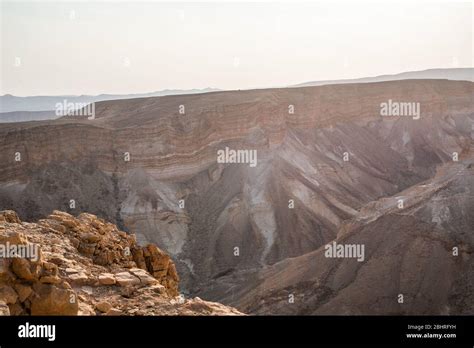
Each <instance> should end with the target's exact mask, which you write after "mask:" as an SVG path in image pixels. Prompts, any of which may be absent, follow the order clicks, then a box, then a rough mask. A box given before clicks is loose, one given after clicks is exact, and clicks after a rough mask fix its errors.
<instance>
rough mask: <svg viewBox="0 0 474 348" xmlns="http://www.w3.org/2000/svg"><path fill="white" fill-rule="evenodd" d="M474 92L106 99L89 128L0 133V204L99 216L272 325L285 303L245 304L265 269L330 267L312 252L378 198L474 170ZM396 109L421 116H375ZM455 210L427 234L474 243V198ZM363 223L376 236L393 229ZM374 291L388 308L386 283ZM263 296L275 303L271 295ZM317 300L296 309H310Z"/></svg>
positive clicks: (396, 84)
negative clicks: (246, 158) (251, 161)
mask: <svg viewBox="0 0 474 348" xmlns="http://www.w3.org/2000/svg"><path fill="white" fill-rule="evenodd" d="M473 92H474V83H472V82H465V81H447V80H405V81H392V82H381V83H366V84H347V85H331V86H319V87H305V88H288V89H266V90H249V91H227V92H215V93H206V94H197V95H183V96H167V97H160V98H139V99H131V100H116V101H104V102H100V103H97V105H96V107H95V111H96V115H95V119H93V120H88V119H87V117H78V116H70V117H65V118H62V119H59V120H55V121H48V122H27V123H18V124H4V125H0V148H1V151H0V182H1V185H0V208H2V209H14V210H15V211H17V212H18V214H19V215H20V217H21V218H22V219H23V220H27V221H31V220H36V219H38V218H43V217H46V216H47V215H49V214H50V213H51V212H52V211H53V210H63V211H67V212H69V213H72V214H74V215H77V214H79V213H81V212H90V213H93V214H96V215H97V216H99V217H101V218H104V219H107V220H108V221H112V222H114V223H116V224H117V225H118V226H119V227H120V228H121V229H123V230H125V231H127V232H132V233H135V234H136V235H137V243H138V244H139V245H146V244H147V243H154V244H156V245H158V246H159V247H160V248H161V249H162V250H165V251H166V252H167V253H169V254H170V255H171V256H172V257H173V259H174V260H175V262H176V267H177V269H178V273H179V274H180V277H181V289H182V291H183V292H185V293H186V294H190V295H193V296H201V297H203V298H206V299H212V300H218V301H224V303H232V304H233V305H235V306H237V307H238V308H241V309H245V310H249V311H256V312H264V313H276V314H278V313H280V311H281V309H280V307H279V306H278V305H275V306H273V305H270V304H268V307H267V308H265V309H264V308H263V307H265V306H264V305H262V306H260V305H258V304H255V303H253V302H252V301H250V300H249V299H248V298H247V292H248V291H247V290H245V288H242V287H241V286H242V284H244V283H245V284H248V285H249V286H250V287H252V286H256V287H257V286H258V285H259V284H260V282H261V281H262V279H261V277H266V275H267V274H269V273H266V270H269V269H271V270H274V269H276V268H273V267H282V266H281V265H282V264H287V263H293V261H294V262H296V263H295V265H296V264H298V261H297V260H302V259H304V260H306V262H307V263H311V264H312V262H316V263H317V264H320V262H322V261H320V260H319V261H318V260H317V259H314V260H313V259H312V257H313V256H314V255H316V254H315V253H317V252H318V250H319V252H321V250H323V248H324V246H325V245H326V244H327V243H331V242H333V241H336V240H338V238H339V236H340V235H341V233H342V232H341V231H346V230H347V229H349V226H352V225H351V223H350V221H357V219H359V218H361V216H363V214H364V212H365V211H367V209H369V210H370V207H372V206H374V207H380V204H379V203H377V202H383V199H384V198H386V199H390V198H393V199H395V198H396V197H397V195H399V194H401V192H403V191H404V190H407V189H410V188H411V187H416V185H419V184H421V183H423V182H426V181H427V180H430V179H432V178H434V177H435V176H436V173H437V170H438V168H439V167H441V166H443V165H450V164H453V163H454V161H455V158H456V160H457V161H459V162H462V163H466V162H465V161H469V160H470V159H471V158H472V154H473V137H474V103H473ZM388 101H398V102H410V103H412V102H413V103H419V106H420V117H419V118H416V119H415V117H381V104H382V103H387V102H388ZM226 147H228V148H230V149H241V150H249V151H256V152H257V158H258V161H257V165H256V166H255V167H252V166H250V165H248V164H245V163H240V164H236V163H218V161H217V153H218V151H219V150H222V149H225V148H226ZM18 156H20V158H19V157H18ZM464 173H465V174H466V175H470V173H471V172H470V171H465V172H464ZM468 184H469V185H468V186H467V190H468V191H467V193H466V194H467V195H469V192H472V191H470V190H472V186H470V185H472V184H471V183H470V182H469V183H468ZM453 195H454V196H455V194H454V193H453ZM456 197H457V196H456ZM444 202H445V204H449V201H444ZM408 203H409V202H405V204H408ZM463 204H464V203H463ZM456 207H457V208H455V209H457V212H454V211H453V212H452V213H450V214H451V215H447V213H446V214H445V213H440V212H443V211H445V210H446V209H447V208H446V207H437V208H435V209H433V210H427V212H426V214H428V215H429V214H431V215H430V216H431V218H428V217H426V219H427V221H428V220H429V221H430V222H427V224H428V225H427V226H426V228H427V229H428V230H432V229H434V228H435V227H436V226H438V225H439V224H442V223H449V224H450V225H451V226H452V227H451V228H452V230H451V232H450V233H451V235H452V236H457V235H465V234H468V233H470V232H472V228H471V227H469V226H468V225H466V224H465V223H462V224H460V223H458V221H460V218H459V216H458V215H457V214H461V215H460V216H462V217H463V216H465V215H466V211H470V210H473V209H472V205H471V203H470V201H466V202H465V205H462V206H456ZM377 209H378V208H377ZM453 209H454V208H453ZM387 214H388V213H387ZM395 217H397V218H398V217H399V216H398V215H396V216H395ZM448 217H451V219H448ZM430 219H431V220H433V221H431V220H430ZM361 221H362V222H363V224H366V225H367V226H369V225H370V226H372V228H373V230H372V232H371V233H373V234H374V236H373V237H374V238H375V235H377V236H380V235H381V234H377V231H378V229H379V228H382V229H383V230H384V231H385V230H386V228H385V227H377V228H375V227H373V226H375V225H374V224H371V222H370V221H366V220H364V219H362V220H361ZM364 221H365V222H364ZM397 221H399V223H400V224H401V223H402V222H403V221H406V220H405V219H399V220H397V219H394V220H391V225H393V229H392V230H391V231H392V233H393V234H395V235H397V236H398V235H399V234H400V233H402V231H403V230H404V229H405V228H407V226H405V225H403V226H405V227H402V225H397ZM437 221H440V223H439V224H438V223H437ZM413 223H415V222H413ZM367 228H368V227H367ZM413 228H414V229H416V228H417V227H416V226H414V227H413ZM386 237H387V238H389V236H386ZM371 238H372V237H368V239H371ZM453 238H454V237H453ZM365 242H366V240H364V243H365ZM361 243H362V242H361ZM391 247H395V244H393V245H392V246H391ZM384 250H385V251H384V252H385V253H386V255H392V253H391V250H392V249H391V248H389V247H387V249H384ZM367 252H373V250H372V249H370V250H369V249H368V250H367ZM467 255H468V257H467V259H464V258H463V260H464V261H463V262H464V263H463V265H464V266H466V265H470V264H471V263H472V260H471V258H470V256H469V255H470V254H467ZM305 257H306V259H305ZM387 257H389V256H387ZM406 262H407V263H408V265H409V266H407V267H410V265H414V264H415V262H416V260H415V259H410V258H409V259H407V261H406ZM323 264H324V265H325V263H323ZM464 266H463V267H464ZM351 267H353V266H348V267H347V268H345V269H346V272H349V273H350V272H355V268H351ZM463 267H461V268H459V270H460V272H461V273H460V274H461V275H462V274H464V273H463V272H465V270H466V269H467V268H463ZM466 267H467V266H466ZM269 272H270V271H269ZM288 272H290V271H288ZM291 272H296V273H295V274H296V279H293V278H291V279H292V281H294V282H295V284H296V283H298V284H299V283H301V284H307V285H308V284H309V286H310V288H312V287H315V288H316V290H315V291H323V290H322V289H323V287H324V286H326V284H324V279H326V278H321V280H320V282H322V283H312V282H310V283H305V281H306V280H307V278H308V274H307V273H304V272H302V273H300V272H299V271H297V270H294V269H291ZM391 272H394V274H395V275H394V277H395V276H400V274H401V273H400V270H399V269H398V268H396V267H394V268H393V269H391ZM405 281H406V280H405ZM369 283H370V280H368V278H367V279H366V280H365V281H364V284H366V285H367V286H368V284H369ZM449 284H451V283H449ZM380 286H381V287H382V289H383V290H381V294H380V296H381V297H383V296H386V294H387V293H389V287H388V285H387V286H382V285H380ZM257 289H258V291H259V293H260V292H261V293H262V294H263V295H262V296H258V299H259V300H258V301H264V302H262V303H266V302H265V298H266V296H267V295H268V293H267V292H266V289H267V288H266V287H265V288H261V287H258V288H257ZM263 289H265V291H263ZM318 289H319V290H318ZM333 291H336V292H339V291H342V288H337V289H336V290H333ZM354 291H355V290H354ZM390 291H391V290H390ZM254 294H255V293H254ZM387 296H388V295H387ZM390 296H392V294H391V292H390ZM255 298H257V297H255ZM368 298H369V297H367V299H368ZM256 301H257V300H256ZM268 303H271V301H270V302H268ZM321 303H322V302H318V301H315V302H314V303H312V302H311V303H306V306H308V308H309V309H303V308H302V307H296V306H294V307H290V308H298V310H297V311H295V312H294V313H298V312H302V311H305V312H308V311H316V310H317V308H319V307H320V306H321ZM272 306H273V307H272ZM272 308H273V309H272ZM305 308H306V307H305ZM381 308H382V309H380V311H378V310H375V309H374V310H373V312H376V313H384V311H383V308H385V307H381ZM417 308H418V309H419V307H416V306H415V307H413V310H414V311H416V310H417ZM456 308H458V307H456ZM345 310H346V309H343V308H342V307H340V308H338V309H337V311H335V313H344V311H345ZM439 310H441V309H439ZM287 311H288V310H287V309H285V310H283V312H284V313H287ZM390 312H392V310H391V309H390Z"/></svg>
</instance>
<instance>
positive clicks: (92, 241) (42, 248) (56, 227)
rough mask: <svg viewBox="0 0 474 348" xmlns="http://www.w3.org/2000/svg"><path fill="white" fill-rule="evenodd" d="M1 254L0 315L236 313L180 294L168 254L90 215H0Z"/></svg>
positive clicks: (13, 213)
mask: <svg viewBox="0 0 474 348" xmlns="http://www.w3.org/2000/svg"><path fill="white" fill-rule="evenodd" d="M21 250H23V251H21ZM26 250H29V253H28V252H27V251H26ZM0 251H1V253H2V255H1V256H2V257H1V258H0V313H1V314H2V315H228V314H232V315H233V314H241V313H239V312H238V311H237V310H235V309H233V308H229V307H225V306H223V305H221V304H218V303H212V302H206V301H202V300H201V299H199V298H195V299H191V300H189V299H185V298H184V297H182V295H180V294H179V292H178V275H177V273H176V269H175V265H174V263H173V261H172V260H171V259H170V257H169V256H168V255H167V254H165V253H164V252H163V251H161V250H160V249H159V248H157V247H156V246H155V245H153V244H148V245H147V246H145V247H141V246H138V245H137V243H136V241H135V237H134V236H133V235H129V234H126V233H125V232H122V231H119V230H118V229H117V227H116V226H115V225H113V224H111V223H107V222H105V221H103V220H102V219H98V218H97V217H96V216H94V215H92V214H87V213H83V214H81V215H79V216H78V217H77V218H75V217H73V216H72V215H69V214H67V213H64V212H60V211H54V212H53V214H51V215H50V216H48V218H47V219H42V220H40V221H38V222H37V223H26V222H21V221H20V219H19V218H18V216H17V215H16V213H15V212H13V211H2V212H0ZM13 251H16V254H13V253H12V252H13Z"/></svg>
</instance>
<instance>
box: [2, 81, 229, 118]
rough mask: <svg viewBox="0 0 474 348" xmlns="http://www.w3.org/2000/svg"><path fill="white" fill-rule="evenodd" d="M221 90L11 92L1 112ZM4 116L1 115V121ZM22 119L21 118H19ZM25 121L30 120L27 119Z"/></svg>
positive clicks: (44, 109) (48, 109)
mask: <svg viewBox="0 0 474 348" xmlns="http://www.w3.org/2000/svg"><path fill="white" fill-rule="evenodd" d="M215 91H220V89H218V88H203V89H189V90H183V89H165V90H162V91H156V92H150V93H137V94H99V95H95V96H94V95H80V96H77V95H58V96H28V97H17V96H14V95H11V94H5V95H2V96H0V112H1V113H5V112H14V111H51V110H55V105H56V103H62V102H63V101H64V99H67V101H68V102H69V103H92V102H98V101H103V100H117V99H133V98H147V97H159V96H165V95H178V94H197V93H207V92H215ZM1 121H2V118H1V117H0V122H1ZM18 121H20V120H18ZM23 121H29V120H28V119H25V120H23Z"/></svg>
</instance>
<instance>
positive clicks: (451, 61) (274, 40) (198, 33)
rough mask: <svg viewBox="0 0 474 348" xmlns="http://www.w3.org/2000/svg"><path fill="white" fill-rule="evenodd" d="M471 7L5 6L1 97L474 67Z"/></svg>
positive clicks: (374, 4) (383, 4)
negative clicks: (2, 95) (3, 95)
mask: <svg viewBox="0 0 474 348" xmlns="http://www.w3.org/2000/svg"><path fill="white" fill-rule="evenodd" d="M472 7H473V5H472V2H455V1H448V2H436V3H435V2H425V1H418V2H414V1H409V2H406V1H404V2H391V3H388V2H386V1H378V2H357V3H356V1H352V2H341V1H334V0H332V1H319V2H312V3H301V2H299V3H296V2H294V1H292V2H279V3H277V2H260V3H248V2H238V3H220V2H208V3H202V2H201V3H199V2H198V3H183V2H141V3H138V2H118V1H108V2H92V1H87V2H60V3H59V2H44V1H36V2H24V1H21V2H18V1H2V4H1V62H0V64H1V86H0V87H1V88H0V94H5V93H10V94H14V95H56V94H99V93H138V92H151V91H156V90H162V89H191V88H205V87H217V88H223V89H238V88H242V89H245V88H254V87H272V86H285V85H290V84H296V83H301V82H306V81H313V80H325V79H341V78H353V77H365V76H374V75H380V74H389V73H398V72H402V71H409V70H421V69H428V68H448V67H467V66H473V65H474V62H473V43H472V41H473V35H472V33H473V8H472Z"/></svg>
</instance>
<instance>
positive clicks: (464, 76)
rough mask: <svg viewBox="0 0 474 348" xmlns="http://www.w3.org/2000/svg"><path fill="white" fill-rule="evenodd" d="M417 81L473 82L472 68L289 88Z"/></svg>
mask: <svg viewBox="0 0 474 348" xmlns="http://www.w3.org/2000/svg"><path fill="white" fill-rule="evenodd" d="M418 79H440V80H457V81H471V82H473V81H474V68H453V69H427V70H420V71H407V72H403V73H399V74H390V75H379V76H374V77H362V78H355V79H343V80H321V81H310V82H304V83H299V84H297V85H292V86H289V87H308V86H322V85H335V84H345V83H370V82H383V81H395V80H418Z"/></svg>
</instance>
